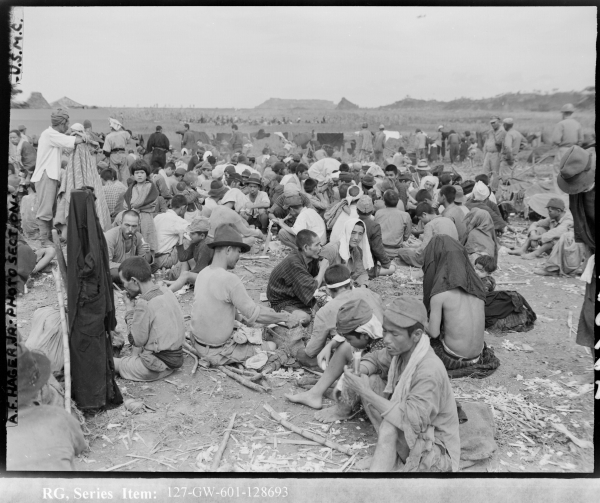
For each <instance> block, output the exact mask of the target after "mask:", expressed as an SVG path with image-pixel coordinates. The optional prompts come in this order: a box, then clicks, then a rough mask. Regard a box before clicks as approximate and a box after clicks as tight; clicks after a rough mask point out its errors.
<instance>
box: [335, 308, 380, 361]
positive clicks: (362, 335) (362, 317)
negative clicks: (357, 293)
mask: <svg viewBox="0 0 600 503" xmlns="http://www.w3.org/2000/svg"><path fill="white" fill-rule="evenodd" d="M372 319H373V308H372V307H371V306H369V304H368V303H367V302H366V301H365V300H364V299H351V300H349V301H348V302H346V303H345V304H344V305H343V306H342V307H340V309H339V311H338V313H337V317H336V323H335V328H336V331H337V333H338V334H340V335H341V336H342V337H344V338H345V339H346V340H347V341H348V342H349V343H350V345H351V346H352V347H354V348H356V349H366V348H368V347H369V346H370V345H371V343H372V342H373V340H374V339H376V338H377V339H380V338H381V337H382V330H381V326H380V325H379V329H378V330H377V333H376V334H373V335H374V337H371V336H370V335H369V333H368V332H367V330H365V325H367V324H368V323H370V322H372Z"/></svg>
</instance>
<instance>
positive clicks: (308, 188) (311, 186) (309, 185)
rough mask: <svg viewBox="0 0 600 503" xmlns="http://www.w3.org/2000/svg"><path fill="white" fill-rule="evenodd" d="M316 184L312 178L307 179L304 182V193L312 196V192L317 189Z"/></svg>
mask: <svg viewBox="0 0 600 503" xmlns="http://www.w3.org/2000/svg"><path fill="white" fill-rule="evenodd" d="M317 184H318V182H317V181H316V180H315V179H313V178H307V179H306V180H304V191H305V192H306V193H307V194H312V193H313V192H314V190H315V189H316V188H317Z"/></svg>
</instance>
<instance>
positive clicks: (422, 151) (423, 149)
mask: <svg viewBox="0 0 600 503" xmlns="http://www.w3.org/2000/svg"><path fill="white" fill-rule="evenodd" d="M415 133H417V134H416V136H415V150H416V151H417V159H419V160H421V159H426V158H427V135H426V134H425V133H424V132H423V131H421V130H420V129H415Z"/></svg>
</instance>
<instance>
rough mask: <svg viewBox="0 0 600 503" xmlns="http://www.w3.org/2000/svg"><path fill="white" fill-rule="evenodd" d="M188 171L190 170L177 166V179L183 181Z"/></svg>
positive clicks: (175, 174)
mask: <svg viewBox="0 0 600 503" xmlns="http://www.w3.org/2000/svg"><path fill="white" fill-rule="evenodd" d="M187 172H188V171H187V169H185V168H177V169H176V170H175V173H174V176H175V179H176V180H177V181H178V182H181V181H183V177H184V176H185V174H186V173H187Z"/></svg>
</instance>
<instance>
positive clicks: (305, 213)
mask: <svg viewBox="0 0 600 503" xmlns="http://www.w3.org/2000/svg"><path fill="white" fill-rule="evenodd" d="M285 204H286V205H287V206H288V208H289V215H291V216H292V217H295V218H296V221H295V222H294V226H293V227H290V226H288V225H287V224H286V223H285V219H284V218H279V219H274V220H275V222H276V223H277V224H278V225H279V227H280V229H279V234H278V237H279V240H280V241H281V244H283V245H285V246H288V247H290V248H291V249H292V250H295V249H296V236H297V234H298V233H299V232H300V231H301V230H303V229H308V230H309V231H313V232H314V233H315V234H316V235H317V236H319V239H320V240H321V245H324V244H326V243H327V228H326V227H325V221H324V220H323V219H322V218H321V216H320V215H319V214H318V213H317V212H316V211H315V210H314V209H312V208H307V207H305V206H304V205H303V203H302V198H301V197H300V195H299V194H295V195H293V196H288V197H287V198H286V200H285Z"/></svg>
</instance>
